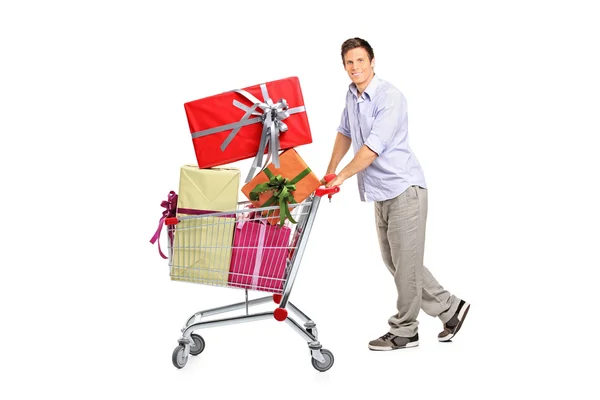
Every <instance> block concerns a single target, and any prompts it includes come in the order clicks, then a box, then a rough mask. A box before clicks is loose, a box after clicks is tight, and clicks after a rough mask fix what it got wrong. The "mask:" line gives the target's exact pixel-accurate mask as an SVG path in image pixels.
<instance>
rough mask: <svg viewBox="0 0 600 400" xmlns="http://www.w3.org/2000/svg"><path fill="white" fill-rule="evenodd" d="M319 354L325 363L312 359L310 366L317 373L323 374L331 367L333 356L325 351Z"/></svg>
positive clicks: (322, 350)
mask: <svg viewBox="0 0 600 400" xmlns="http://www.w3.org/2000/svg"><path fill="white" fill-rule="evenodd" d="M321 354H322V355H323V358H324V359H325V362H320V361H319V360H315V359H314V358H313V359H312V365H313V367H315V369H316V370H317V371H320V372H325V371H327V370H328V369H329V368H331V366H332V365H333V354H332V353H331V352H330V351H329V350H327V349H321Z"/></svg>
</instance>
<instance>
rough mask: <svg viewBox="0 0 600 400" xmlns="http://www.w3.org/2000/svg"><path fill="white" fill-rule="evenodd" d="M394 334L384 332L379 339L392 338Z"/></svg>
mask: <svg viewBox="0 0 600 400" xmlns="http://www.w3.org/2000/svg"><path fill="white" fill-rule="evenodd" d="M394 336H396V335H394V334H393V333H391V332H388V333H386V334H385V335H383V336H381V337H380V338H379V339H381V340H388V339H391V338H393V337H394Z"/></svg>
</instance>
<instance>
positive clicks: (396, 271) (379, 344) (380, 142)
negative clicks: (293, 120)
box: [327, 38, 470, 350]
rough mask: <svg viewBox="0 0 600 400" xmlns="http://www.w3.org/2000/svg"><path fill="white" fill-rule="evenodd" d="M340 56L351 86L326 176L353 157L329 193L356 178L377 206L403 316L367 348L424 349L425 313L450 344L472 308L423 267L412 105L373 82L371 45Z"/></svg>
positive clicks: (421, 185)
mask: <svg viewBox="0 0 600 400" xmlns="http://www.w3.org/2000/svg"><path fill="white" fill-rule="evenodd" d="M341 55H342V61H343V63H344V68H345V69H346V72H347V73H348V76H349V77H350V80H351V81H352V83H351V84H350V87H349V90H348V93H347V94H346V107H345V108H344V111H343V113H342V119H341V123H340V126H339V127H338V134H337V137H336V140H335V143H334V147H333V152H332V155H331V161H330V163H329V166H328V168H327V174H332V173H335V171H336V169H337V167H338V164H339V163H340V161H341V160H342V158H343V157H344V155H345V154H346V153H347V152H348V150H349V148H350V145H352V147H353V150H354V158H353V159H352V161H351V162H350V163H349V164H348V165H347V166H346V167H345V168H343V169H342V170H341V171H340V172H339V173H338V174H337V177H336V178H335V179H334V180H332V181H331V182H329V183H328V184H327V187H331V186H336V185H341V184H342V183H343V182H344V181H345V180H346V179H348V178H350V177H351V176H354V175H355V174H356V175H357V181H358V189H359V192H360V197H361V200H362V201H373V202H375V220H376V225H377V234H378V237H379V244H380V248H381V255H382V258H383V261H384V263H385V265H386V266H387V268H388V269H389V271H390V272H391V273H392V275H393V276H394V281H395V283H396V288H397V290H398V301H397V304H396V306H397V309H398V312H397V313H396V314H395V315H393V316H392V317H390V319H389V320H388V323H389V325H390V329H389V332H388V333H386V334H385V335H383V336H381V337H379V338H378V339H375V340H372V341H371V342H369V348H370V349H371V350H396V349H402V348H407V347H415V346H418V345H419V335H418V331H417V326H418V321H417V316H418V314H419V311H420V309H421V308H422V309H423V311H425V312H426V313H427V314H429V315H431V316H433V317H438V318H440V320H441V321H442V323H443V327H444V328H443V331H442V332H441V333H440V334H439V335H438V340H439V341H441V342H445V341H449V340H450V339H452V338H453V337H454V336H455V335H456V334H457V333H458V331H459V330H460V328H461V325H462V323H463V321H464V319H465V317H466V316H467V312H468V310H469V307H470V305H469V304H468V303H466V302H465V301H463V300H461V299H459V298H457V297H456V296H454V295H452V294H450V293H449V292H448V291H447V290H445V289H444V288H443V287H442V286H441V285H440V284H439V283H438V282H437V281H436V279H435V278H434V277H433V276H432V275H431V272H429V270H428V269H427V268H425V266H424V265H423V253H424V248H425V223H426V219H427V186H426V184H425V178H424V175H423V171H422V169H421V166H420V164H419V162H418V160H417V158H416V157H415V155H414V153H413V152H412V150H411V148H410V146H409V144H408V128H407V125H408V120H407V106H406V99H405V98H404V95H403V94H402V93H401V92H400V91H399V90H398V89H396V88H395V87H394V86H392V85H391V84H390V83H388V82H386V81H384V80H382V79H379V77H377V76H375V72H374V70H373V68H374V67H375V55H374V53H373V49H372V48H371V46H370V45H369V43H368V42H367V41H365V40H363V39H360V38H353V39H348V40H346V41H345V42H344V43H343V44H342V52H341Z"/></svg>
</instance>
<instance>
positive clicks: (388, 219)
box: [375, 186, 460, 337]
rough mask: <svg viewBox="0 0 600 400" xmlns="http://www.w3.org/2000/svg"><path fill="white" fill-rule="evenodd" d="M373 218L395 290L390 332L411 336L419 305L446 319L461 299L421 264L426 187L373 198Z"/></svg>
mask: <svg viewBox="0 0 600 400" xmlns="http://www.w3.org/2000/svg"><path fill="white" fill-rule="evenodd" d="M375 221H376V224H377V235H378V238H379V246H380V248H381V256H382V258H383V262H384V263H385V265H386V266H387V268H388V270H389V271H390V272H391V274H392V275H393V277H394V281H395V283H396V288H397V290H398V301H397V303H396V307H397V309H398V313H396V314H394V315H393V316H391V317H390V319H389V320H388V322H389V324H390V332H391V333H393V334H395V335H397V336H403V337H412V336H414V335H415V334H416V333H417V327H418V324H419V323H418V321H417V317H418V315H419V311H420V310H421V309H423V311H425V312H426V313H427V314H428V315H431V316H432V317H438V318H440V319H441V321H442V322H443V323H446V322H448V320H450V318H452V316H453V315H454V313H455V312H456V309H457V308H458V304H459V303H460V299H458V298H457V297H456V296H454V295H452V294H450V293H449V292H448V291H447V290H445V289H444V288H443V287H442V286H441V285H440V284H439V283H438V281H437V280H436V279H435V278H434V277H433V275H432V274H431V272H429V270H428V269H427V268H425V266H424V265H423V253H424V251H425V225H426V221H427V189H423V188H421V187H418V186H410V187H409V188H408V189H407V190H405V191H404V192H403V193H402V194H400V195H399V196H397V197H395V198H393V199H390V200H385V201H379V202H376V203H375Z"/></svg>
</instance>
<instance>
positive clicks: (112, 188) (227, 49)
mask: <svg viewBox="0 0 600 400" xmlns="http://www.w3.org/2000/svg"><path fill="white" fill-rule="evenodd" d="M205 3H206V2H201V1H188V2H180V1H172V2H169V3H167V2H158V1H144V2H142V1H139V2H133V1H120V2H116V1H102V2H75V1H73V2H66V1H54V2H31V1H22V2H5V3H3V5H2V6H1V7H0V45H1V48H0V52H1V54H2V61H1V63H0V71H1V74H0V101H1V104H0V107H1V108H0V132H1V134H2V145H0V156H1V158H0V163H1V169H0V171H1V178H2V181H1V187H2V196H1V200H0V201H1V202H2V205H1V208H2V210H3V227H4V229H3V230H2V243H3V244H4V247H3V251H2V253H3V257H2V271H3V272H2V278H1V279H0V285H1V286H0V289H1V291H0V296H1V298H0V300H1V303H0V307H1V308H0V310H1V312H0V321H1V324H2V329H1V330H0V335H1V342H0V346H1V350H2V352H1V353H0V354H1V357H0V360H1V361H0V362H1V364H2V382H3V383H2V385H1V389H0V393H1V394H0V397H2V398H11V399H16V398H46V397H50V396H52V397H53V398H54V397H56V398H65V399H67V398H68V399H72V398H86V399H88V398H89V399H92V398H93V399H96V398H99V399H100V398H102V399H104V398H126V397H129V398H167V397H169V398H175V397H181V396H191V397H193V398H201V397H204V398H207V396H210V397H211V398H213V397H214V396H217V398H218V397H220V396H223V397H224V396H228V397H232V398H248V399H254V398H256V399H258V398H261V399H262V398H293V399H296V398H298V399H300V398H332V397H333V396H334V395H335V396H340V397H341V398H344V397H347V396H350V395H353V394H356V395H358V397H359V398H365V397H367V396H368V397H369V398H384V396H385V398H393V399H398V398H404V399H407V398H414V397H416V396H418V397H420V398H447V399H453V398H469V399H488V398H507V397H508V398H531V397H534V396H535V397H541V396H546V395H548V396H549V395H554V396H557V397H564V396H567V395H569V396H570V397H571V398H592V397H595V398H597V397H596V396H598V389H597V386H596V385H595V383H594V378H593V376H596V373H594V372H593V371H594V370H595V369H596V368H595V364H596V362H597V359H598V356H599V355H600V354H599V351H598V350H599V349H598V347H599V346H598V335H599V334H600V333H599V328H600V327H599V324H598V305H597V304H598V301H597V300H598V296H597V291H598V277H599V274H598V269H599V268H600V262H599V258H598V255H597V245H598V238H599V233H598V226H599V223H600V218H599V217H600V215H599V212H598V206H599V204H600V196H599V193H598V172H600V163H599V162H598V146H597V144H598V134H599V133H600V129H599V128H600V123H599V122H598V110H599V107H600V95H599V92H600V78H599V76H600V74H599V73H598V71H600V61H599V60H598V48H599V44H598V39H597V38H598V37H600V27H599V25H598V20H599V17H600V15H599V14H598V12H597V11H596V10H595V9H594V8H592V3H593V2H591V1H590V2H582V1H569V2H566V1H564V2H552V1H544V2H541V1H540V2H532V1H519V2H509V1H504V2H482V1H477V2H476V1H472V2H464V1H459V2H410V3H408V2H393V3H394V4H396V5H395V6H393V7H394V8H391V7H392V6H391V4H392V2H390V4H389V5H384V3H383V2H381V1H361V2H356V1H344V2H339V3H334V2H325V1H318V2H317V1H302V2H300V1H298V2H283V1H280V2H231V1H227V2H226V1H223V2H219V3H216V2H215V3H211V4H205ZM354 36H359V37H362V38H365V39H367V40H368V41H369V42H370V43H371V44H372V46H373V48H374V50H375V56H376V68H375V70H376V72H377V74H378V75H379V76H380V77H382V78H383V79H386V80H389V81H390V82H392V83H393V84H395V85H396V86H397V87H398V88H399V89H400V90H401V91H402V92H403V93H404V94H405V96H406V97H407V99H408V105H409V118H410V125H409V132H410V133H409V135H410V136H409V137H410V143H411V146H412V148H413V150H414V151H415V153H416V154H417V157H418V158H419V160H420V162H421V164H422V166H423V169H424V171H425V174H426V179H427V183H428V185H429V200H430V202H429V219H428V226H427V242H426V254H425V262H426V265H427V266H428V267H429V268H430V269H431V270H432V272H433V273H434V275H435V276H436V277H437V279H438V280H439V281H440V282H441V283H442V285H444V286H445V287H446V288H447V289H448V290H450V291H451V292H452V293H454V294H456V295H457V296H460V297H462V298H464V299H466V300H468V301H470V302H471V303H472V308H471V311H470V313H469V318H468V319H467V322H466V323H465V325H464V327H463V330H462V331H461V333H460V334H459V335H458V336H457V337H456V339H455V341H454V342H453V343H451V344H441V343H438V342H437V338H436V336H437V333H438V332H439V331H440V330H441V326H442V325H441V323H440V322H439V321H438V320H436V319H433V318H431V317H429V316H427V315H426V314H424V313H421V316H420V322H421V325H420V331H419V332H420V338H421V340H420V341H421V345H420V346H419V347H418V348H415V349H410V350H402V351H395V352H370V351H369V350H368V349H367V343H368V341H369V340H371V339H374V338H376V337H377V336H379V335H382V334H383V333H385V332H386V331H387V318H388V317H389V316H390V315H391V314H392V313H393V312H394V305H395V288H394V286H393V282H392V279H391V277H390V276H389V273H388V272H387V270H386V269H385V267H384V266H383V264H382V262H381V261H380V258H379V250H378V246H377V241H376V237H375V230H374V226H373V210H372V208H373V206H372V204H365V203H361V202H360V201H359V198H358V192H357V189H356V181H355V179H351V180H349V181H348V182H346V183H345V184H344V185H343V186H342V191H341V193H340V194H339V195H337V196H336V197H335V198H334V201H333V202H332V203H331V204H329V203H328V202H325V203H323V204H322V207H321V208H320V210H319V214H318V219H317V223H316V225H315V227H314V230H313V234H312V235H311V239H310V241H309V245H308V248H307V252H306V253H305V257H304V259H303V263H302V267H301V269H300V273H299V275H298V278H297V280H296V283H295V286H294V290H293V292H292V296H291V297H290V300H291V301H292V302H294V303H295V304H296V305H297V306H298V307H300V308H301V309H302V310H303V311H304V312H306V313H307V314H308V315H309V316H310V317H312V318H313V319H314V320H315V321H316V322H317V325H318V327H319V335H320V336H319V338H320V340H321V342H322V343H323V345H324V347H325V348H328V349H330V350H331V351H332V352H333V353H334V355H335V359H336V361H335V364H334V366H333V368H332V369H331V370H330V371H329V372H327V373H319V372H317V371H316V370H314V369H313V368H312V366H311V365H310V357H309V354H308V350H307V347H306V344H305V342H304V341H303V340H302V339H301V337H300V336H298V335H297V334H296V333H294V332H293V331H292V330H291V329H290V327H289V326H287V325H286V324H280V323H277V322H275V321H260V322H255V323H250V324H244V325H230V326H225V327H219V328H211V329H208V330H205V331H201V332H199V333H201V334H202V335H203V336H204V338H205V339H206V343H207V347H206V350H205V352H204V353H203V354H202V355H201V356H199V357H196V358H193V359H190V361H189V362H188V365H187V366H186V367H185V368H184V369H182V370H177V369H175V368H174V367H173V365H172V364H171V353H172V351H173V349H174V348H175V347H176V345H177V339H178V337H179V334H180V332H179V330H180V328H181V327H182V326H183V323H184V322H185V320H186V319H187V318H188V317H189V316H190V315H191V314H192V313H194V312H195V311H199V310H201V309H205V308H211V307H215V306H220V305H224V304H229V303H233V302H237V301H242V300H243V292H242V291H236V290H229V289H223V288H212V287H207V286H201V285H191V284H185V283H176V282H172V281H170V279H169V276H168V267H167V262H166V261H165V260H163V259H162V258H160V257H159V255H158V252H157V249H156V247H155V246H152V245H150V244H149V242H148V240H149V239H150V237H151V236H152V234H153V233H154V230H155V229H156V226H157V223H158V219H159V217H160V214H161V211H162V209H161V208H160V202H161V201H162V200H163V199H165V198H166V195H167V193H168V192H169V190H177V187H178V178H179V167H180V166H182V165H184V164H188V163H194V162H195V159H194V153H193V147H192V143H191V140H190V135H189V130H188V126H187V121H186V118H185V112H184V109H183V103H185V102H187V101H191V100H195V99H198V98H202V97H205V96H209V95H213V94H217V93H221V92H224V91H227V90H231V89H235V88H242V87H247V86H251V85H255V84H258V83H262V82H265V81H270V80H275V79H281V78H285V77H288V76H298V77H299V78H300V82H301V85H302V90H303V95H304V100H305V104H306V108H307V113H308V117H309V120H310V124H311V128H312V133H313V140H314V142H313V143H312V144H311V145H308V146H303V147H300V148H298V152H299V153H300V155H301V156H302V157H303V158H304V159H305V160H306V162H307V163H308V164H309V166H311V168H312V169H313V170H314V171H315V172H316V173H317V174H318V175H322V174H323V173H324V172H325V169H326V167H327V163H328V161H329V156H330V152H331V148H332V145H333V141H334V138H335V134H336V128H337V125H338V123H339V117H340V113H341V111H342V108H343V105H344V103H343V102H344V96H345V91H346V90H347V85H348V83H349V79H348V77H347V75H346V74H345V72H344V70H343V68H342V63H341V58H340V54H339V51H340V45H341V43H342V42H343V41H344V40H345V39H347V38H350V37H354ZM349 160H350V159H349V158H346V159H345V160H344V163H346V162H348V161H349ZM239 165H240V166H241V167H242V168H247V166H248V165H249V164H247V163H243V162H242V163H240V164H239ZM162 240H163V244H164V245H165V247H166V242H165V237H164V236H163V239H162Z"/></svg>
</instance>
